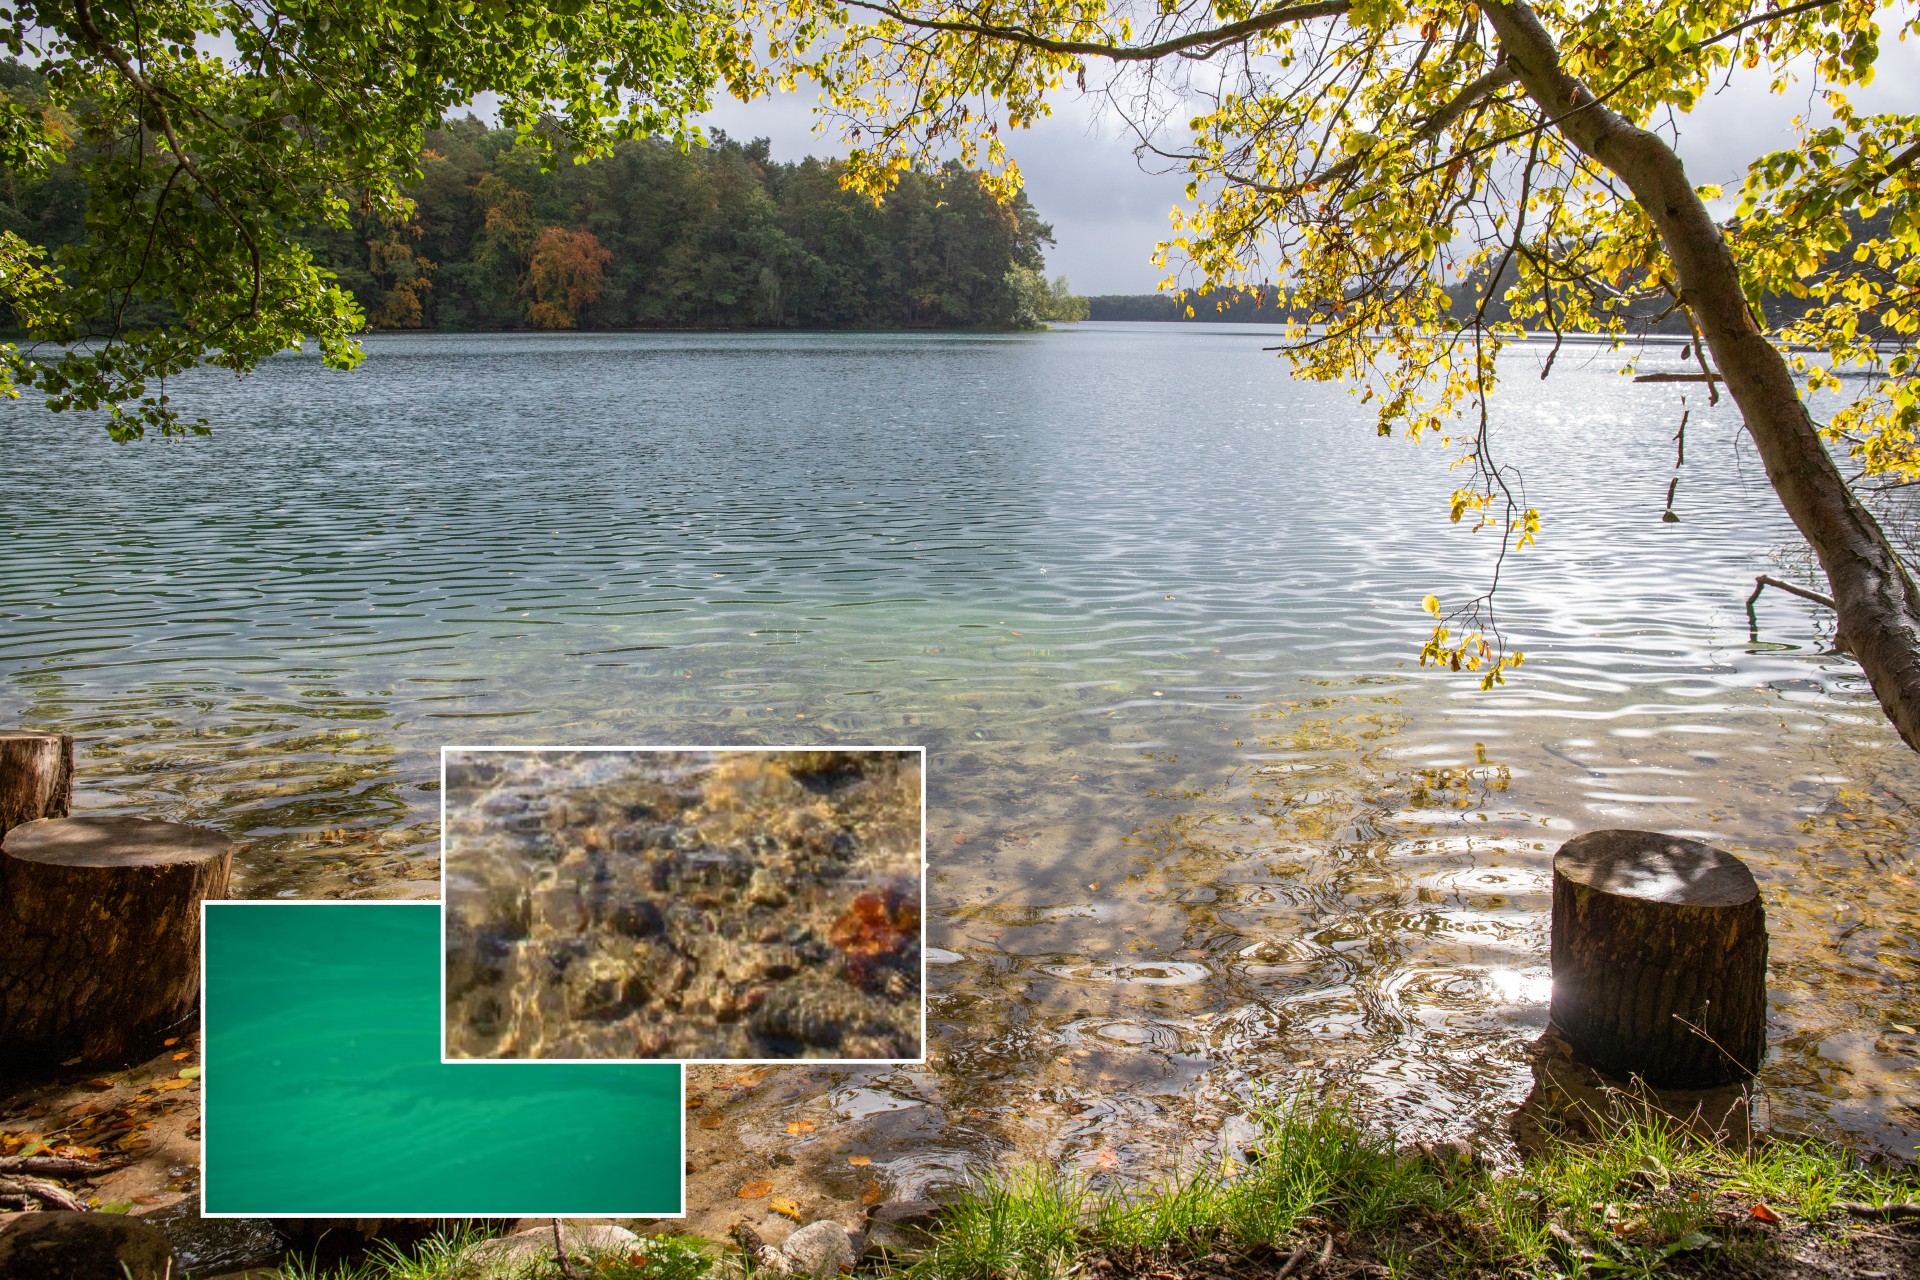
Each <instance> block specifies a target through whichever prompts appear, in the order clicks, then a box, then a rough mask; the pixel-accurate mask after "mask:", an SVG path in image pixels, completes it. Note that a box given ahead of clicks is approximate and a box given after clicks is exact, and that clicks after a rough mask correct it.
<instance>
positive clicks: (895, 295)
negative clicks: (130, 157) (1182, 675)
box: [0, 63, 1085, 331]
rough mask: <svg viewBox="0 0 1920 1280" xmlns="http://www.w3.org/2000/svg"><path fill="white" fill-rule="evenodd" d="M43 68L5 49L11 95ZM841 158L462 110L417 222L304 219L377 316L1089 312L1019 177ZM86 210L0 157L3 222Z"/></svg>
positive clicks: (74, 188)
mask: <svg viewBox="0 0 1920 1280" xmlns="http://www.w3.org/2000/svg"><path fill="white" fill-rule="evenodd" d="M36 80H37V77H36V76H35V75H34V73H33V72H32V71H31V70H30V69H29V68H25V67H22V66H20V65H19V64H17V63H10V64H0V87H4V88H5V90H6V91H7V93H8V96H9V97H10V98H12V99H13V100H15V101H22V102H29V101H31V100H32V98H33V96H34V93H35V90H36V88H37V84H36ZM842 169H843V166H842V165H841V164H839V163H838V162H835V161H823V160H817V159H813V158H811V157H809V158H808V159H805V160H801V161H799V162H780V161H776V160H774V159H773V158H772V157H771V155H770V154H769V146H768V143H767V142H766V140H765V139H758V140H755V141H752V142H740V141H736V140H734V139H731V138H728V137H727V136H726V135H725V134H724V133H720V132H718V131H716V132H714V133H713V134H711V135H710V137H709V139H708V140H707V141H706V142H705V143H704V144H703V145H702V144H696V145H693V146H690V147H688V148H686V149H684V150H683V149H681V148H679V147H676V146H675V145H673V144H672V143H670V142H666V141H662V140H657V139H649V140H629V141H624V142H621V143H618V144H616V145H615V146H614V147H613V149H612V153H611V154H610V155H607V156H604V157H602V158H599V159H596V160H592V161H589V162H587V163H582V164H570V163H565V162H564V161H563V162H562V163H560V164H557V165H547V166H543V165H542V163H541V156H540V153H539V151H538V149H537V148H535V147H532V146H529V145H526V144H525V143H524V142H522V141H521V140H519V139H517V138H516V135H515V134H514V133H513V131H511V130H507V129H501V128H494V127H489V126H488V125H487V124H485V123H483V122H482V121H480V120H478V119H476V118H474V117H472V116H468V117H466V118H465V119H462V120H450V121H447V122H445V123H444V124H443V126H442V127H441V128H439V129H437V130H434V131H432V132H431V133H429V134H428V136H427V146H426V148H425V150H424V152H423V153H422V156H421V177H420V179H419V180H418V181H417V182H416V183H414V184H413V185H412V186H411V188H410V189H409V190H408V192H407V194H408V196H409V197H410V198H411V200H412V202H413V209H412V216H411V218H410V219H409V220H407V221H404V222H396V221H394V220H391V219H382V218H379V217H376V216H372V215H370V214H364V213H355V214H354V215H353V217H352V220H351V221H352V225H351V228H333V227H315V228H313V229H312V230H310V231H309V232H307V233H306V235H305V237H304V238H305V240H306V242H307V245H308V247H309V249H310V250H311V251H312V253H313V255H314V258H315V260H316V262H317V263H318V264H319V265H320V266H322V267H324V268H326V269H327V270H329V271H331V272H333V274H334V275H335V276H336V277H337V279H338V280H339V282H340V284H341V285H342V286H343V287H345V288H346V289H347V290H348V291H350V292H351V293H352V294H353V296H354V298H355V300H356V301H357V302H358V303H359V305H360V307H361V309H362V310H363V311H364V312H365V314H366V317H367V323H368V326H369V327H371V328H374V329H434V330H445V331H463V330H498V329H735V328H792V329H955V328H980V329H1031V328H1037V327H1040V326H1041V325H1043V324H1044V323H1045V322H1047V321H1049V320H1073V319H1079V318H1081V317H1082V316H1083V315H1084V312H1085V304H1084V302H1083V301H1082V300H1079V299H1075V298H1072V297H1071V296H1070V294H1069V292H1068V289H1067V282H1066V280H1065V278H1064V277H1062V278H1060V279H1058V280H1056V281H1053V282H1049V281H1048V280H1047V278H1046V277H1045V275H1044V274H1043V273H1042V271H1043V268H1044V266H1045V259H1044V256H1043V255H1044V249H1045V247H1046V246H1047V245H1050V244H1052V243H1053V235H1052V229H1051V228H1050V227H1048V225H1047V224H1046V223H1044V222H1042V221H1041V220H1040V218H1039V216H1038V215H1037V214H1036V213H1035V212H1034V209H1033V207H1032V205H1031V204H1029V203H1028V201H1027V199H1026V197H1025V196H1024V195H1017V196H1016V197H1015V198H1014V199H1013V200H1011V201H1009V202H1006V203H1004V204H1003V203H1001V202H999V201H997V200H996V199H995V198H994V197H993V195H992V193H990V192H989V191H988V190H987V189H986V188H985V187H983V186H982V185H981V182H980V178H979V175H978V174H976V173H974V172H972V171H969V170H967V169H964V168H962V167H960V166H959V165H957V164H949V165H947V166H945V167H943V168H940V169H937V170H927V169H918V168H916V169H913V170H911V171H909V172H908V173H906V174H905V175H904V176H903V179H902V181H901V183H900V185H899V187H898V189H897V190H895V191H894V192H893V193H892V194H891V195H890V196H889V197H888V198H887V199H886V200H885V201H884V202H883V203H880V204H878V205H876V204H875V202H874V201H873V200H872V199H870V198H868V197H867V196H864V195H861V194H859V193H856V192H852V191H848V190H845V189H843V188H842V186H841V182H840V177H841V173H842ZM87 216H88V210H87V198H86V187H85V184H84V183H83V181H82V180H81V178H80V177H79V175H78V173H77V172H76V169H75V166H74V165H73V164H71V163H69V164H61V165H56V166H53V167H52V168H51V169H50V170H49V171H47V172H45V173H43V174H37V175H33V176H32V177H23V176H21V175H20V174H18V173H16V172H15V171H13V170H11V169H0V231H10V232H13V233H15V234H16V235H19V236H20V237H21V238H23V239H25V240H27V241H30V242H32V243H34V244H38V245H41V246H43V247H45V248H47V249H48V250H50V251H56V252H57V251H58V250H59V249H60V248H61V247H62V246H69V245H76V244H78V243H80V242H81V241H82V239H83V237H84V235H85V232H86V225H87V224H86V219H87ZM158 318H159V317H153V319H158ZM7 327H11V326H10V325H9V326H7Z"/></svg>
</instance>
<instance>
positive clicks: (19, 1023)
mask: <svg viewBox="0 0 1920 1280" xmlns="http://www.w3.org/2000/svg"><path fill="white" fill-rule="evenodd" d="M232 866H233V849H232V845H231V844H230V843H229V841H228V840H227V837H226V836H224V835H222V834H221V833H220V832H218V831H211V830H208V829H207V828H205V827H190V826H185V825H183V824H181V823H177V822H150V821H147V820H145V819H141V818H43V819H41V820H40V821H38V822H29V823H26V824H25V825H24V826H19V827H15V828H14V829H13V830H12V831H9V832H7V834H6V836H5V838H4V839H0V1046H4V1048H5V1053H4V1055H0V1057H4V1059H5V1063H4V1065H5V1066H7V1067H10V1068H13V1069H14V1070H16V1071H20V1072H25V1071H31V1070H34V1069H38V1068H45V1067H48V1066H52V1065H56V1064H59V1065H66V1064H69V1063H74V1062H79V1063H95V1062H107V1061H110V1060H127V1059H130V1058H132V1057H135V1056H138V1055H140V1054H142V1053H144V1052H146V1051H149V1050H150V1049H152V1048H153V1047H154V1044H153V1042H154V1041H156V1040H158V1039H160V1038H162V1037H163V1036H165V1035H166V1034H167V1033H168V1032H170V1031H178V1030H179V1029H180V1028H181V1027H182V1025H183V1024H184V1023H186V1022H187V1021H188V1020H189V1019H190V1018H191V1017H192V1016H193V1012H194V1008H195V1005H196V1002H197V1001H198V999H199V995H200V901H201V899H203V898H220V897H225V896H226V892H227V880H228V876H229V874H230V872H231V870H232Z"/></svg>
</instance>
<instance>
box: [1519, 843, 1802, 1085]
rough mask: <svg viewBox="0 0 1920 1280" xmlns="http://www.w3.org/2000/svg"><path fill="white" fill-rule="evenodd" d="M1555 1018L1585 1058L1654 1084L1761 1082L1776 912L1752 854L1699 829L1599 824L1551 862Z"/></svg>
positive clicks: (1596, 1065)
mask: <svg viewBox="0 0 1920 1280" xmlns="http://www.w3.org/2000/svg"><path fill="white" fill-rule="evenodd" d="M1552 950H1553V1004H1552V1010H1551V1015H1550V1016H1551V1018H1552V1021H1553V1025H1554V1026H1555V1027H1556V1028H1558V1029H1559V1031H1560V1034H1561V1035H1563V1036H1564V1037H1566V1039H1567V1042H1568V1043H1569V1044H1571V1045H1572V1047H1573V1056H1574V1060H1575V1061H1577V1062H1580V1063H1584V1064H1585V1065H1587V1066H1590V1067H1594V1068H1596V1069H1598V1070H1599V1071H1602V1072H1604V1073H1605V1074H1607V1075H1609V1076H1613V1077H1614V1078H1616V1079H1620V1080H1626V1079H1629V1078H1631V1077H1633V1076H1638V1077H1640V1078H1641V1079H1642V1080H1644V1081H1645V1082H1646V1083H1647V1084H1649V1085H1652V1086H1653V1087H1654V1088H1656V1089H1661V1088H1667V1089H1704V1088H1710V1087H1712V1086H1716V1085H1724V1084H1733V1083H1737V1082H1740V1081H1744V1080H1747V1079H1750V1078H1751V1077H1752V1076H1753V1074H1754V1073H1755V1072H1756V1071H1758V1070H1759V1068H1760V1058H1761V1056H1762V1054H1763V1053H1764V1052H1765V1050H1766V1032H1767V919H1766V913H1765V911H1764V910H1763V909H1762V908H1761V905H1760V890H1759V886H1757V885H1756V884H1754V882H1753V873H1752V872H1750V871H1748V870H1747V867H1746V864H1745V863H1743V862H1741V861H1740V860H1739V859H1738V858H1736V857H1734V856H1733V855H1732V854H1730V853H1723V852H1722V851H1720V850H1719V849H1715V848H1712V847H1711V846H1708V845H1704V844H1701V843H1699V842H1698V841H1695V840H1682V839H1679V838H1677V837H1675V836H1664V835H1660V834H1658V833H1656V832H1652V831H1595V832H1591V833H1589V834H1587V835H1584V836H1580V837H1578V838H1577V839H1573V840H1569V841H1567V843H1565V844H1564V845H1562V846H1560V852H1559V853H1558V855H1556V856H1555V857H1554V860H1553V943H1552Z"/></svg>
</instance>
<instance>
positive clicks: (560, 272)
mask: <svg viewBox="0 0 1920 1280" xmlns="http://www.w3.org/2000/svg"><path fill="white" fill-rule="evenodd" d="M611 261H613V252H612V251H611V250H610V249H607V248H606V247H604V246H603V245H602V244H601V243H600V241H599V240H598V239H597V238H596V237H595V236H594V234H593V232H591V231H584V230H583V231H566V230H562V229H561V228H559V227H548V228H547V229H546V230H544V231H542V232H541V233H540V234H539V236H538V237H537V238H536V239H535V240H534V242H533V256H532V258H531V259H530V260H529V262H528V264H527V282H526V286H525V289H526V292H527V293H528V294H530V295H532V301H530V302H529V303H528V304H527V320H528V321H529V322H530V323H532V324H535V325H538V326H539V327H540V328H542V329H571V328H573V327H574V326H575V325H576V324H578V323H579V316H580V312H581V310H582V309H583V308H585V307H589V306H592V305H593V304H594V303H596V302H598V301H599V300H600V287H601V285H602V284H603V283H604V282H605V280H606V270H607V264H608V263H609V262H611Z"/></svg>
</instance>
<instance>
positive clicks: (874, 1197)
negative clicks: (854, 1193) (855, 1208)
mask: <svg viewBox="0 0 1920 1280" xmlns="http://www.w3.org/2000/svg"><path fill="white" fill-rule="evenodd" d="M886 1198H887V1192H886V1189H885V1188H884V1187H882V1186H881V1185H880V1184H879V1183H877V1182H869V1183H868V1184H867V1189H866V1190H865V1191H862V1192H861V1193H860V1203H861V1204H879V1203H880V1202H881V1201H882V1200H885V1199H886Z"/></svg>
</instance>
